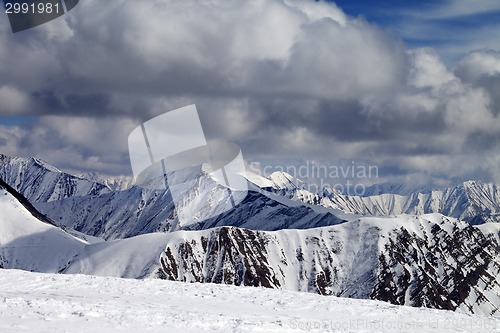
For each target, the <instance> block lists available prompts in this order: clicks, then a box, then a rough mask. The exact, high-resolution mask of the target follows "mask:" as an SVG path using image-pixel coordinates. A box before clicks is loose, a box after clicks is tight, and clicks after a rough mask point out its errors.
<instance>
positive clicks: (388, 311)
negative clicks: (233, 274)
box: [0, 270, 500, 333]
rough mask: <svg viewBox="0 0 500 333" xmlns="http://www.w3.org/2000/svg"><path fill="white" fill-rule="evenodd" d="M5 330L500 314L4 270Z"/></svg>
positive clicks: (241, 325)
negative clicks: (458, 311) (472, 313)
mask: <svg viewBox="0 0 500 333" xmlns="http://www.w3.org/2000/svg"><path fill="white" fill-rule="evenodd" d="M0 285H1V286H2V292H1V294H0V332H5V333H7V332H51V333H52V332H134V333H136V332H183V333H184V332H186V333H188V332H193V333H194V332H304V331H307V332H418V333H426V332H443V333H446V332H479V331H481V332H500V318H498V317H482V316H475V315H474V316H471V315H464V314H459V313H455V312H451V311H442V310H431V309H424V308H411V307H405V306H394V305H389V304H387V303H383V302H378V301H369V300H354V299H344V298H337V297H327V296H320V295H315V294H307V293H298V292H289V291H282V290H273V289H265V288H253V287H235V286H228V285H215V284H188V283H180V282H171V281H163V280H132V279H119V278H105V277H95V276H85V275H54V274H41V273H30V272H24V271H17V270H0Z"/></svg>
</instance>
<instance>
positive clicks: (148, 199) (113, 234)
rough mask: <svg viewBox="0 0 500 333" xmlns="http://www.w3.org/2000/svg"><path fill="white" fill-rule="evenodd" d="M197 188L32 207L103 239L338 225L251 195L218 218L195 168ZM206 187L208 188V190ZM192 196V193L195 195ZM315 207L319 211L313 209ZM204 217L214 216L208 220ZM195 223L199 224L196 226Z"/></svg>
mask: <svg viewBox="0 0 500 333" xmlns="http://www.w3.org/2000/svg"><path fill="white" fill-rule="evenodd" d="M193 177H194V179H196V181H195V184H194V186H193V187H192V188H190V189H189V190H188V191H187V192H186V193H185V194H184V195H185V197H186V198H190V197H192V196H193V195H197V196H202V197H203V200H196V201H190V200H185V201H183V202H182V203H177V205H176V206H175V208H176V209H177V211H176V210H175V209H174V203H173V200H172V197H171V195H170V192H169V191H168V190H161V189H160V190H155V189H147V188H142V187H139V186H133V187H132V188H130V189H128V190H125V191H118V192H116V191H115V192H111V193H108V194H103V195H101V196H82V197H76V196H75V197H71V198H67V199H63V200H58V201H50V202H37V203H35V204H34V205H35V206H36V207H37V208H38V209H39V210H40V211H42V212H44V213H45V214H47V215H48V216H50V217H51V218H52V219H53V220H54V221H56V223H58V224H59V225H64V226H65V227H67V228H70V229H75V230H77V231H80V232H83V233H85V234H88V235H92V236H96V237H102V238H105V239H120V238H126V237H133V236H137V235H141V234H146V233H152V232H166V231H171V230H172V228H173V227H174V226H175V227H176V230H179V229H180V230H200V229H209V228H213V227H217V226H237V227H244V228H250V229H257V230H279V229H287V228H313V227H320V226H326V225H333V224H337V223H341V222H343V221H344V220H343V219H341V218H339V217H337V216H336V215H335V214H334V211H333V210H326V209H320V208H321V207H314V206H312V205H308V204H301V203H298V202H295V201H292V200H287V199H286V198H284V197H281V196H276V195H272V194H270V193H269V194H267V195H265V194H264V193H259V192H254V191H250V192H249V193H248V195H247V196H246V197H245V199H244V200H243V201H242V202H241V203H240V204H238V205H237V206H236V207H235V208H234V209H232V210H230V211H227V212H223V213H221V214H217V210H218V209H220V206H219V202H220V201H223V199H224V198H220V195H221V193H222V194H224V193H225V192H216V191H212V190H210V189H211V188H212V187H213V184H212V183H213V182H214V181H213V179H211V178H210V177H208V176H207V175H206V174H204V173H203V172H200V171H199V170H193ZM207 189H208V190H207ZM193 193H194V194H193ZM316 208H317V209H316ZM179 211H180V212H181V213H182V212H184V211H186V212H198V215H197V216H196V218H195V219H193V220H194V223H191V224H188V225H183V224H176V214H177V213H179ZM207 216H215V217H210V218H207ZM196 221H198V222H196Z"/></svg>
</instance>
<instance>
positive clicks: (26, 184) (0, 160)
mask: <svg viewBox="0 0 500 333" xmlns="http://www.w3.org/2000/svg"><path fill="white" fill-rule="evenodd" d="M0 178H1V179H3V180H4V181H5V182H6V183H7V184H9V185H10V186H12V187H13V188H14V189H16V190H17V191H18V192H19V193H21V194H22V195H23V196H25V197H26V198H27V199H28V200H29V201H30V202H32V203H34V202H48V201H54V200H61V199H64V198H69V197H74V196H86V195H101V194H105V193H109V192H110V191H111V190H110V188H108V187H106V186H105V185H103V184H100V183H96V182H93V181H89V180H87V179H83V178H79V177H76V176H72V175H70V174H67V173H65V172H62V171H60V170H59V169H57V168H56V167H54V166H52V165H50V164H48V163H46V162H44V161H42V160H40V159H38V158H33V157H31V158H21V157H8V156H5V155H2V154H0Z"/></svg>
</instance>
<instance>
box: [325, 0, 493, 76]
mask: <svg viewBox="0 0 500 333" xmlns="http://www.w3.org/2000/svg"><path fill="white" fill-rule="evenodd" d="M335 3H336V4H337V5H338V6H339V7H340V8H341V9H342V10H344V12H346V14H348V15H350V16H355V17H357V16H361V17H364V18H365V19H366V20H367V21H369V22H372V23H375V24H377V25H379V26H381V27H382V28H387V29H390V30H391V31H393V32H394V33H395V34H396V35H398V36H400V37H401V38H403V40H404V41H405V42H406V43H407V44H408V46H409V47H432V48H434V49H435V50H436V51H437V52H438V53H439V54H440V55H441V56H442V57H443V59H444V61H445V62H446V63H447V65H449V66H450V67H453V66H454V64H455V63H456V61H457V60H459V59H460V58H462V57H463V56H464V55H465V54H467V53H468V52H470V51H472V50H476V49H483V48H495V49H498V48H500V47H499V46H500V36H498V33H496V32H498V31H499V28H500V1H498V0H493V1H491V0H479V1H470V0H453V1H442V0H432V1H431V0H423V1H403V0H385V1H370V0H338V1H335Z"/></svg>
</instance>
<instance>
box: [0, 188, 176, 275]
mask: <svg viewBox="0 0 500 333" xmlns="http://www.w3.org/2000/svg"><path fill="white" fill-rule="evenodd" d="M74 234H75V235H76V236H79V238H77V237H75V236H73V235H71V234H70V233H68V232H66V231H64V230H62V229H60V228H58V227H56V226H53V225H51V224H48V223H46V222H42V221H40V220H39V219H37V218H36V217H35V216H33V212H32V211H29V210H28V209H27V208H26V207H25V206H24V205H23V204H21V203H20V202H19V201H18V200H17V199H16V198H15V197H14V196H13V195H12V194H10V193H8V192H7V191H6V190H5V189H2V188H1V187H0V267H2V268H6V269H9V268H10V269H23V270H28V271H36V272H44V273H56V272H65V273H81V274H90V275H103V276H116V277H126V278H146V277H157V273H158V269H159V258H160V255H161V253H162V252H163V250H164V249H165V246H166V244H167V243H168V235H167V234H149V235H142V236H139V237H135V238H133V239H125V240H120V241H115V242H104V241H103V240H101V241H99V240H98V239H93V238H92V237H88V236H86V235H81V234H79V233H74ZM82 238H83V239H89V238H90V239H89V241H86V240H83V239H82Z"/></svg>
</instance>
